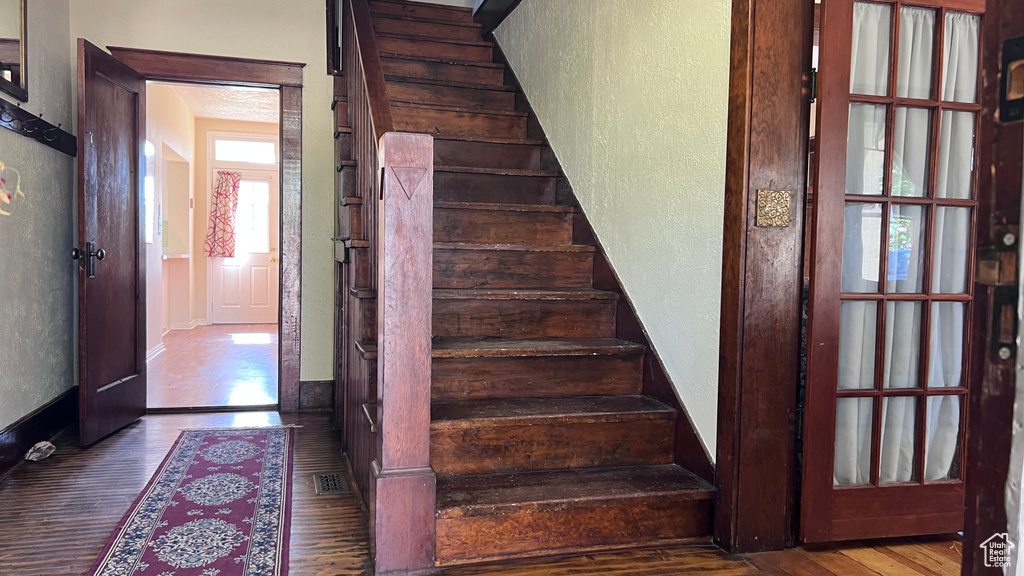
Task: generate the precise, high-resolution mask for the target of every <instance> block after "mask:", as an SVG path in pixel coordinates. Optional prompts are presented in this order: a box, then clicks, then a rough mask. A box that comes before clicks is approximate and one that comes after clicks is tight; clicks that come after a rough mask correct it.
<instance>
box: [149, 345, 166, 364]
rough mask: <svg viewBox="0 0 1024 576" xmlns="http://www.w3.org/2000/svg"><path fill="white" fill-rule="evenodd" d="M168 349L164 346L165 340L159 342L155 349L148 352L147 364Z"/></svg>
mask: <svg viewBox="0 0 1024 576" xmlns="http://www.w3.org/2000/svg"><path fill="white" fill-rule="evenodd" d="M166 350H167V348H166V347H164V343H163V342H161V343H159V344H157V345H156V346H153V349H152V350H150V351H149V352H147V353H146V364H149V363H150V362H152V361H153V358H156V357H157V356H159V355H161V354H163V353H164V351H166Z"/></svg>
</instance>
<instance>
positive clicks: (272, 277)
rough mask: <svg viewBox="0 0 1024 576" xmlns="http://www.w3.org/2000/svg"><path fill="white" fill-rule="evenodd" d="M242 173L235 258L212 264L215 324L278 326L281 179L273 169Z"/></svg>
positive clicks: (239, 186)
mask: <svg viewBox="0 0 1024 576" xmlns="http://www.w3.org/2000/svg"><path fill="white" fill-rule="evenodd" d="M239 172H240V174H241V175H242V179H241V181H240V182H239V185H238V208H237V210H236V212H235V256H234V257H233V258H209V260H208V262H209V266H210V273H209V275H208V278H209V279H210V303H211V308H212V309H211V314H212V316H211V317H212V319H213V323H214V324H276V323H277V315H278V289H279V284H278V274H279V265H280V263H279V262H278V256H279V254H278V251H277V247H278V229H279V226H278V223H279V208H280V207H279V203H280V200H279V199H280V194H279V191H278V177H277V173H276V172H273V171H263V170H241V171H239ZM211 181H213V180H211Z"/></svg>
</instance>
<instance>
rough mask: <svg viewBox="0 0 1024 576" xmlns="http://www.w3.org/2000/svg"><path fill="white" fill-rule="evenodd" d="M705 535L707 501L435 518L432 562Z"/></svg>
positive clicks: (708, 511) (653, 542) (633, 544)
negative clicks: (434, 549) (435, 534)
mask: <svg viewBox="0 0 1024 576" xmlns="http://www.w3.org/2000/svg"><path fill="white" fill-rule="evenodd" d="M710 533H711V502H710V501H708V500H683V501H676V502H671V501H670V502H663V503H657V504H652V503H636V504H630V503H628V502H627V503H614V504H610V505H608V506H597V507H588V508H583V509H579V508H570V509H567V510H554V511H542V512H523V513H516V514H504V515H497V516H475V517H468V518H439V519H438V520H437V564H438V565H439V566H447V565H452V564H463V563H469V562H482V561H488V560H500V559H506V558H514V557H524V556H537V555H542V554H543V555H547V554H559V553H570V552H572V553H579V552H582V551H586V550H596V549H601V548H608V547H616V548H618V547H644V546H653V545H658V544H671V543H674V542H677V541H679V540H684V539H688V538H701V537H706V536H708V534H710Z"/></svg>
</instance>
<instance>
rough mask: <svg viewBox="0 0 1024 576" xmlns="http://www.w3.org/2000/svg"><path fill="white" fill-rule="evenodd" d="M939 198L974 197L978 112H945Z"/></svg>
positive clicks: (940, 150)
mask: <svg viewBox="0 0 1024 576" xmlns="http://www.w3.org/2000/svg"><path fill="white" fill-rule="evenodd" d="M938 162H939V165H938V166H937V168H938V172H939V179H938V183H937V184H936V197H938V198H961V199H966V198H970V197H971V176H972V175H973V172H974V113H973V112H953V111H951V110H943V112H942V120H941V126H940V128H939V160H938Z"/></svg>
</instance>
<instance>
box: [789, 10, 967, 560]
mask: <svg viewBox="0 0 1024 576" xmlns="http://www.w3.org/2000/svg"><path fill="white" fill-rule="evenodd" d="M984 10H985V2H984V1H983V0H920V1H915V2H913V3H910V2H907V3H904V2H901V1H874V0H867V1H862V0H825V1H824V2H823V6H822V22H821V35H820V39H821V47H820V54H819V56H820V67H819V69H820V74H819V92H818V96H819V105H818V117H817V130H818V134H817V138H816V142H815V143H816V147H817V151H816V154H817V159H818V160H817V175H816V178H815V181H816V183H817V191H816V201H815V207H814V222H813V226H814V228H813V240H812V243H811V250H812V253H811V266H812V267H811V293H810V302H809V324H808V346H807V349H808V356H807V390H806V415H805V425H804V468H803V484H802V496H801V530H800V534H801V538H802V539H803V540H804V541H806V542H816V541H829V540H845V539H856V538H874V537H888V536H901V535H911V534H932V533H943V532H955V531H958V530H960V529H961V527H962V524H963V506H964V484H963V480H962V479H963V470H964V467H963V462H962V460H963V458H962V455H963V453H964V430H965V418H966V414H965V407H966V405H967V396H968V393H969V390H968V385H967V377H966V376H967V374H968V366H967V359H968V355H967V354H966V350H967V346H968V340H969V335H970V334H971V326H970V323H971V317H972V314H971V311H972V302H973V289H974V285H973V282H971V278H972V275H973V270H974V262H973V255H974V253H975V249H974V248H975V246H974V240H973V239H974V229H975V221H976V218H977V214H976V213H977V191H976V188H977V170H976V169H975V166H976V164H977V146H976V142H975V141H976V138H977V134H978V128H979V116H980V112H981V104H979V84H980V83H979V81H978V79H979V74H980V70H981V66H980V63H981V57H980V46H981V41H980V36H981V30H982V20H983V18H984Z"/></svg>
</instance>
